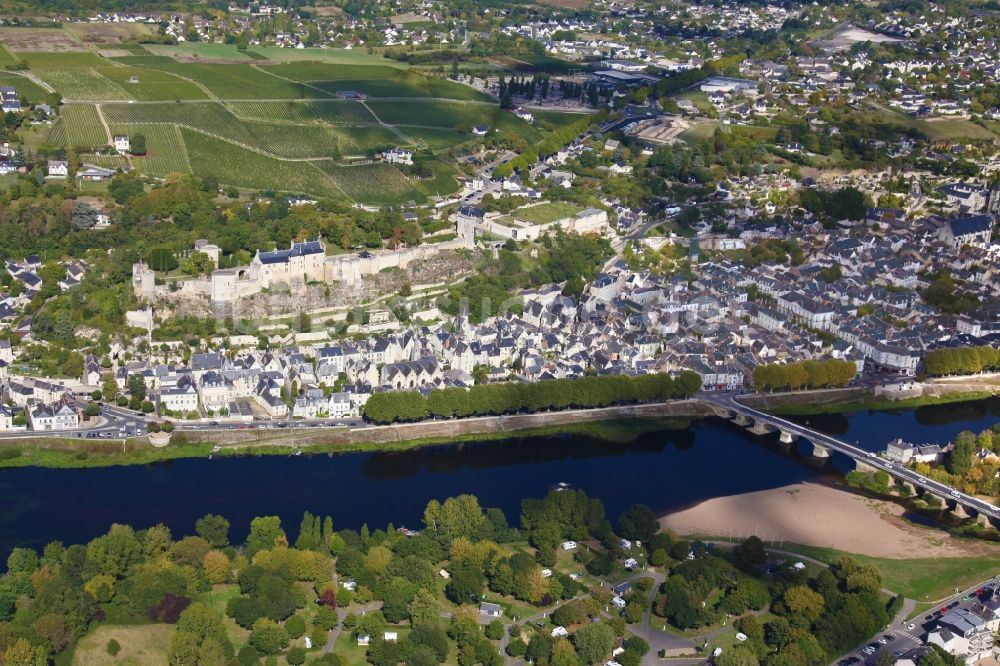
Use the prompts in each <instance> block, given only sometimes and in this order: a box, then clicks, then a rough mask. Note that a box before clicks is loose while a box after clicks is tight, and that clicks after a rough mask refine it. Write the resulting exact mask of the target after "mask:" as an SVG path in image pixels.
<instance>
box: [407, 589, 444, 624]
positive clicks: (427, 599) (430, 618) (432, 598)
mask: <svg viewBox="0 0 1000 666" xmlns="http://www.w3.org/2000/svg"><path fill="white" fill-rule="evenodd" d="M440 614H441V604H440V603H439V602H438V600H437V596H436V595H435V594H434V593H433V592H431V591H429V590H426V589H424V588H420V589H419V590H417V593H416V594H414V595H413V599H412V600H411V601H410V624H411V625H412V626H414V627H416V626H419V625H423V624H435V623H436V622H437V621H438V618H439V617H440Z"/></svg>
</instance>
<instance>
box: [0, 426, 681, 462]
mask: <svg viewBox="0 0 1000 666" xmlns="http://www.w3.org/2000/svg"><path fill="white" fill-rule="evenodd" d="M690 423H691V419H690V418H689V417H655V416H654V417H638V418H628V419H623V418H618V417H614V418H609V419H607V420H602V421H585V422H578V423H568V424H559V425H552V426H539V427H532V428H524V429H522V430H518V429H514V428H513V427H508V428H507V429H506V430H504V431H503V432H470V433H465V434H457V435H449V436H446V437H445V436H441V437H421V438H416V439H406V440H402V441H390V442H378V441H355V442H349V441H345V440H343V439H341V437H342V435H343V432H344V431H343V430H340V431H334V432H333V433H332V434H331V435H330V440H331V441H326V442H324V441H322V440H319V443H316V442H317V441H318V440H312V439H310V440H305V441H302V442H297V441H295V439H294V432H295V431H292V432H291V433H289V432H283V433H281V434H280V439H275V440H272V441H253V440H250V441H247V442H245V443H231V444H215V443H212V442H191V441H187V435H185V434H183V433H179V432H178V433H175V434H174V435H173V438H172V439H171V442H170V444H169V445H168V446H166V447H163V448H154V447H152V446H150V445H149V444H147V443H146V442H145V440H143V439H132V440H129V441H127V442H126V443H125V445H124V446H123V445H122V443H121V442H113V441H112V442H108V441H99V440H98V441H95V440H80V439H67V438H55V437H50V438H43V437H39V438H26V439H21V440H18V441H17V442H11V443H8V444H5V445H4V446H0V469H3V468H5V467H51V468H60V469H83V468H91V467H111V466H116V465H148V464H150V463H155V462H161V461H167V460H178V459H182V458H205V457H207V456H212V457H215V458H226V457H238V456H267V455H281V456H287V455H291V454H293V453H295V452H297V451H300V452H302V453H304V454H306V455H319V454H329V453H357V452H364V451H383V452H384V451H407V450H410V449H415V448H420V447H423V446H436V445H443V444H454V443H458V442H485V441H496V440H507V439H511V438H517V439H529V438H538V437H555V436H565V435H576V436H578V437H582V438H589V439H593V440H599V441H606V442H615V443H622V444H627V443H629V442H632V441H635V440H636V439H637V438H639V437H642V436H644V435H648V434H650V433H654V432H663V431H666V430H683V429H685V428H687V427H688V426H689V425H690ZM208 434H209V433H205V432H202V433H201V434H200V436H208ZM277 436H278V435H276V437H277Z"/></svg>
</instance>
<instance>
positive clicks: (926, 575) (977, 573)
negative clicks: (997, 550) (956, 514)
mask: <svg viewBox="0 0 1000 666" xmlns="http://www.w3.org/2000/svg"><path fill="white" fill-rule="evenodd" d="M783 550H790V551H794V552H796V553H801V554H803V555H807V556H809V557H812V558H814V559H817V560H820V561H822V562H827V563H831V562H834V561H835V560H837V559H838V558H840V557H851V558H853V559H854V560H855V561H856V562H859V563H862V564H872V565H874V566H875V567H876V568H877V569H878V570H879V571H880V572H881V574H882V580H883V582H884V585H885V587H887V588H888V589H890V590H892V591H893V592H896V593H899V594H902V595H903V596H904V597H907V598H908V599H913V600H915V601H919V602H928V603H930V602H935V601H940V600H942V599H945V598H947V597H948V596H949V595H952V594H954V593H955V591H956V590H964V589H966V588H968V587H969V586H970V585H975V584H976V583H978V582H980V581H982V580H985V579H986V578H989V577H991V576H995V575H997V574H998V573H1000V558H998V557H997V556H996V555H989V556H983V557H961V558H957V557H956V558H924V559H916V560H889V559H883V558H878V557H868V556H866V555H856V554H853V553H845V552H843V551H839V550H834V549H833V548H818V547H814V546H799V545H791V546H788V545H786V546H785V547H784V548H783Z"/></svg>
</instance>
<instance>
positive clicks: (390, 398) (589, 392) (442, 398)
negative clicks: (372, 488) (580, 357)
mask: <svg viewBox="0 0 1000 666" xmlns="http://www.w3.org/2000/svg"><path fill="white" fill-rule="evenodd" d="M699 388H701V379H700V378H699V377H698V375H697V374H695V373H693V372H683V373H681V374H680V375H679V376H678V377H677V378H676V379H675V378H672V377H670V375H666V374H661V373H657V374H651V375H641V376H639V377H627V376H623V375H614V376H605V377H597V376H594V377H583V378H580V379H552V380H547V381H539V382H526V383H515V382H505V383H499V384H477V385H476V386H473V387H472V388H471V389H469V390H465V389H461V388H444V389H434V390H432V391H430V392H429V393H428V394H427V395H426V396H424V395H423V394H422V393H420V392H418V391H385V392H382V393H376V394H374V395H373V396H372V397H370V398H369V399H368V402H367V403H365V408H364V416H365V418H366V419H367V420H369V421H371V422H373V423H382V424H385V423H397V422H410V421H422V420H424V419H427V418H454V417H466V416H493V415H500V414H515V413H518V412H528V413H533V412H540V411H546V410H559V409H578V408H590V407H608V406H612V405H625V404H633V403H643V402H657V401H662V400H670V399H673V398H685V397H689V396H691V395H693V394H694V393H696V392H697V391H698V389H699Z"/></svg>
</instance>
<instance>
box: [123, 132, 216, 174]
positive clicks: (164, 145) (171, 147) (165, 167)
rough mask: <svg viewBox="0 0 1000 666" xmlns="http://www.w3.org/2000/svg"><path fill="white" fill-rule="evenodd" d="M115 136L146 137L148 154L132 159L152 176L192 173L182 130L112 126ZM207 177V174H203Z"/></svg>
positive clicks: (141, 170)
mask: <svg viewBox="0 0 1000 666" xmlns="http://www.w3.org/2000/svg"><path fill="white" fill-rule="evenodd" d="M111 131H112V132H114V133H115V134H124V135H127V136H135V135H136V134H142V135H143V136H145V137H146V154H145V155H143V156H142V157H134V158H132V162H133V163H134V164H135V166H136V168H137V169H138V170H139V171H140V172H142V173H145V174H147V175H150V176H166V175H167V174H171V173H191V164H190V163H189V162H188V156H187V150H186V148H185V145H184V138H183V137H182V136H181V130H180V129H179V128H178V127H176V126H174V125H141V124H133V125H111ZM202 175H205V174H202Z"/></svg>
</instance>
